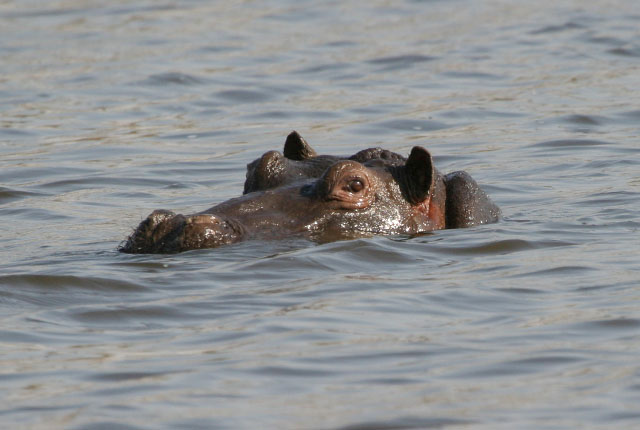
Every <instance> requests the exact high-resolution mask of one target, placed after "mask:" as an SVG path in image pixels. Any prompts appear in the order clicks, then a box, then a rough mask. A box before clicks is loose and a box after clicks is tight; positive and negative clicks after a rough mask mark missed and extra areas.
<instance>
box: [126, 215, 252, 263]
mask: <svg viewBox="0 0 640 430" xmlns="http://www.w3.org/2000/svg"><path fill="white" fill-rule="evenodd" d="M243 234H244V231H243V228H242V226H241V225H240V224H239V223H237V222H233V221H232V220H225V219H223V218H221V217H219V216H217V215H213V214H196V215H189V216H185V215H182V214H177V215H176V214H175V213H173V212H171V211H167V210H156V211H154V212H153V213H151V215H149V216H148V217H147V218H146V219H145V220H144V221H142V222H141V223H140V225H139V226H138V228H137V229H136V230H135V231H134V232H133V234H132V235H131V236H129V238H128V239H127V241H126V243H125V244H124V245H123V246H122V247H121V248H120V251H122V252H126V253H131V254H157V253H175V252H182V251H186V250H190V249H201V248H216V247H218V246H221V245H226V244H230V243H233V242H237V241H238V240H240V239H241V238H242V236H243Z"/></svg>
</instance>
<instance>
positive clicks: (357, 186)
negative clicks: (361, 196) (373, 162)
mask: <svg viewBox="0 0 640 430" xmlns="http://www.w3.org/2000/svg"><path fill="white" fill-rule="evenodd" d="M363 189H364V183H362V181H361V180H360V179H352V180H350V181H349V183H348V184H347V191H349V192H351V193H354V194H357V193H359V192H360V191H362V190H363Z"/></svg>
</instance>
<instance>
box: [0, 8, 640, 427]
mask: <svg viewBox="0 0 640 430" xmlns="http://www.w3.org/2000/svg"><path fill="white" fill-rule="evenodd" d="M639 29H640V9H638V7H637V4H636V2H635V1H634V0H611V1H601V2H583V1H577V0H575V1H572V0H567V1H564V2H555V1H547V0H543V1H538V2H509V1H498V0H485V1H471V0H457V1H447V2H445V1H398V2H386V1H382V0H380V1H369V2H293V1H291V2H287V1H282V0H274V1H269V2H202V1H196V0H193V1H182V2H168V1H166V2H156V1H150V0H149V1H136V2H129V1H112V2H91V1H80V0H69V1H64V2H63V1H59V2H47V3H42V2H37V1H22V0H21V1H17V0H14V1H4V2H2V3H0V36H1V37H0V65H1V66H0V70H2V73H1V74H0V112H1V116H0V118H1V120H0V121H1V123H0V124H1V125H0V237H1V238H2V242H3V247H2V250H1V251H0V259H1V261H0V327H1V329H0V348H1V351H2V354H1V355H0V365H1V367H0V369H1V370H0V398H2V402H1V404H2V406H0V423H2V427H3V428H13V429H52V428H56V429H57V428H60V429H62V428H64V429H82V430H88V429H92V430H97V429H107V428H108V429H175V428H193V429H196V428H206V429H209V428H220V429H236V428H247V429H249V428H251V429H255V428H274V429H275V428H278V429H343V430H344V429H352V430H353V429H391V428H393V429H418V428H471V429H513V428H518V429H544V428H553V429H576V428H616V429H635V428H638V426H639V425H640V411H639V409H638V405H639V404H640V364H638V354H639V353H640V284H639V279H640V271H639V269H638V263H637V261H638V255H639V251H640V246H639V243H640V241H639V240H638V239H639V234H638V227H639V226H640V217H639V215H638V208H639V207H640V173H639V172H640V162H639V160H640V144H639V136H640V126H639V124H640V105H639V104H638V100H640V30H639ZM293 129H296V130H298V131H299V132H300V133H301V134H302V135H303V136H305V138H306V139H307V140H308V141H309V142H310V143H311V144H312V145H313V146H314V147H315V148H316V149H317V150H318V151H319V152H320V153H336V154H348V153H353V152H355V151H357V150H359V149H364V148H366V147H370V146H383V147H385V148H386V149H390V150H393V151H396V152H400V153H404V154H407V153H408V152H409V150H410V149H411V147H412V146H414V145H423V146H425V147H427V148H428V149H429V150H430V151H431V152H432V153H433V154H434V155H435V160H436V163H437V166H438V168H439V169H440V170H441V171H442V172H448V171H452V170H459V169H465V170H467V171H469V172H470V173H471V174H472V175H473V176H474V177H475V178H476V180H478V182H480V183H481V184H483V185H484V186H485V189H486V190H487V191H488V192H489V194H490V195H491V196H492V197H493V199H494V200H495V201H496V202H497V203H498V204H499V205H500V206H501V208H502V210H503V213H504V220H502V221H501V222H500V223H499V224H495V225H487V226H481V227H477V228H471V229H464V230H450V231H441V232H436V233H434V234H430V235H425V236H421V237H417V238H412V239H409V238H405V237H375V238H370V239H359V240H353V241H342V242H334V243H326V244H314V243H311V242H307V241H304V240H293V239H292V240H284V241H279V242H259V241H257V242H247V243H240V244H235V245H232V246H229V247H226V248H220V249H216V250H202V251H194V252H186V253H183V254H178V255H168V256H157V255H154V256H146V255H142V256H132V255H122V254H119V253H118V252H117V251H116V248H117V246H118V244H119V243H120V241H121V240H123V239H124V238H125V237H126V236H127V234H129V233H130V232H131V230H132V229H133V228H134V227H135V226H136V225H137V223H138V222H139V221H140V220H141V219H143V218H144V217H145V216H146V215H147V214H148V213H150V212H151V211H152V210H153V209H158V208H167V209H172V210H175V211H182V212H190V211H199V210H203V209H205V208H207V207H210V206H212V205H213V204H215V203H217V202H219V201H222V200H225V199H227V198H230V197H233V196H237V195H238V194H240V193H241V190H242V183H243V181H244V169H245V165H246V163H248V162H249V161H251V160H252V159H254V158H256V157H258V156H259V155H261V154H262V153H264V152H265V151H267V150H271V149H281V147H282V144H283V142H284V138H285V136H286V135H287V133H289V132H290V131H291V130H293Z"/></svg>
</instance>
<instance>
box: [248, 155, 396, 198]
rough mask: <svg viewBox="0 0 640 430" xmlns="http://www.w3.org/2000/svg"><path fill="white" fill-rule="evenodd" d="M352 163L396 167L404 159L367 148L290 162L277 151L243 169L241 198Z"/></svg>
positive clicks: (318, 175) (317, 176)
mask: <svg viewBox="0 0 640 430" xmlns="http://www.w3.org/2000/svg"><path fill="white" fill-rule="evenodd" d="M344 160H352V161H356V162H359V163H362V164H366V165H367V166H372V167H373V166H400V165H403V164H404V163H405V161H406V158H405V157H403V156H402V155H400V154H397V153H395V152H392V151H388V150H385V149H382V148H368V149H365V150H362V151H359V152H357V153H356V154H354V155H352V156H336V155H315V156H313V157H310V158H307V159H303V160H292V159H289V158H287V157H286V156H284V155H283V154H281V153H280V152H278V151H268V152H266V153H264V154H263V155H262V157H260V158H258V159H256V160H254V161H252V162H251V163H249V164H248V165H247V174H246V180H245V183H244V194H246V193H249V192H252V191H260V190H266V189H271V188H275V187H279V186H282V185H287V184H291V183H294V182H297V181H299V180H301V179H305V178H319V177H321V176H322V175H323V174H324V172H325V171H326V169H328V168H330V167H331V166H333V165H334V164H335V163H337V162H339V161H344Z"/></svg>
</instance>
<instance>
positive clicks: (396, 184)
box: [120, 132, 500, 253]
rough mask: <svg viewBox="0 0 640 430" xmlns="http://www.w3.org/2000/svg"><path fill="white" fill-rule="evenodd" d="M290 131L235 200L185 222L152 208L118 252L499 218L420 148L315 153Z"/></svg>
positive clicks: (458, 175) (413, 229)
mask: <svg viewBox="0 0 640 430" xmlns="http://www.w3.org/2000/svg"><path fill="white" fill-rule="evenodd" d="M294 133H295V132H294ZM294 133H292V134H291V135H290V136H289V139H288V142H289V143H290V142H293V143H290V146H287V144H285V151H284V155H279V154H278V153H276V152H275V151H271V152H268V153H266V154H265V155H263V156H262V157H261V158H260V159H258V160H256V161H254V162H252V163H250V164H249V165H248V166H247V181H246V182H245V194H243V195H242V196H240V197H237V198H233V199H230V200H227V201H225V202H223V203H220V204H218V205H216V206H213V207H212V208H210V209H207V210H205V211H202V212H199V213H196V214H192V215H182V214H175V213H173V212H171V211H167V210H156V211H154V212H153V213H152V214H151V215H149V216H148V217H147V218H146V219H145V220H144V221H142V222H141V223H140V225H139V226H138V228H137V229H136V230H135V231H134V232H133V234H132V235H131V236H129V238H128V239H127V240H126V242H125V243H124V245H122V246H121V247H120V251H122V252H126V253H175V252H182V251H187V250H193V249H201V248H215V247H219V246H222V245H227V244H231V243H235V242H239V241H243V240H250V239H264V240H267V239H268V240H271V239H274V238H285V237H291V236H297V237H304V238H308V239H310V240H316V241H322V242H325V241H332V240H340V239H352V238H356V237H363V236H372V235H390V234H408V235H414V234H419V233H425V232H430V231H434V230H440V229H444V228H460V227H469V226H473V225H478V224H484V223H490V222H495V221H497V220H498V219H499V216H500V210H499V208H498V207H497V206H496V205H495V204H494V203H493V202H492V201H491V199H490V198H489V197H488V196H487V194H486V193H485V192H484V191H483V190H482V189H480V187H479V186H478V184H477V183H476V182H475V181H474V180H473V179H472V178H471V176H469V175H468V174H467V173H465V172H454V173H450V174H448V175H445V176H443V175H441V174H440V173H439V172H438V171H437V170H436V169H435V167H434V166H433V159H432V157H431V154H430V153H429V152H428V151H427V150H426V149H424V148H422V147H420V146H416V147H414V148H413V149H412V150H411V153H410V155H409V157H408V158H406V159H405V158H404V157H402V156H400V155H398V154H395V153H392V152H390V151H385V150H382V149H380V148H372V149H368V150H364V151H360V152H359V153H357V154H355V155H354V156H351V157H339V156H318V155H316V153H315V151H313V150H312V149H311V148H310V147H308V144H307V143H306V142H305V141H304V140H303V139H302V138H301V137H299V135H298V134H297V133H295V135H294ZM292 136H293V137H292Z"/></svg>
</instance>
